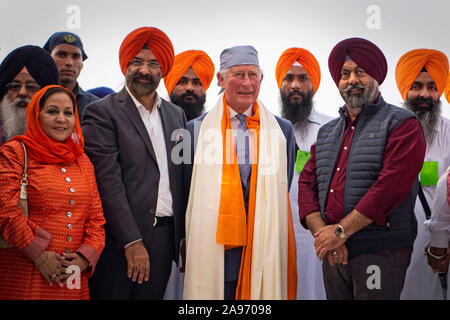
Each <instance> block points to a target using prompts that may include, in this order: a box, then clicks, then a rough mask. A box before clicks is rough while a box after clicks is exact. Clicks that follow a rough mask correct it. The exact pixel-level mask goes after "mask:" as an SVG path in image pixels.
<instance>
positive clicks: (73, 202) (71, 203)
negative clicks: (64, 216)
mask: <svg viewBox="0 0 450 320" xmlns="http://www.w3.org/2000/svg"><path fill="white" fill-rule="evenodd" d="M69 203H70V205H71V206H73V205H74V204H75V200H70V201H69ZM69 218H70V217H69Z"/></svg>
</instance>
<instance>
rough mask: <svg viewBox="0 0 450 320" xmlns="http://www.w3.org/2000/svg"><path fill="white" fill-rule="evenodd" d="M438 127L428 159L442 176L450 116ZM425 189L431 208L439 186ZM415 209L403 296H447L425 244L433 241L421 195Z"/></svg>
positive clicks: (447, 160)
mask: <svg viewBox="0 0 450 320" xmlns="http://www.w3.org/2000/svg"><path fill="white" fill-rule="evenodd" d="M437 131H438V132H437V134H436V138H435V140H434V142H433V144H432V145H431V146H427V151H426V154H425V161H438V162H439V165H438V175H439V176H441V175H442V174H443V173H444V172H445V170H446V169H447V168H448V166H449V165H450V120H449V119H446V118H443V117H442V118H441V119H440V121H439V124H438V126H437ZM423 192H424V193H425V197H426V198H427V202H428V205H429V206H430V208H431V205H432V203H433V200H434V195H435V192H436V186H424V187H423ZM414 211H415V214H416V218H417V238H416V241H415V242H414V250H413V253H412V257H411V263H410V265H409V267H408V270H407V272H406V279H405V284H404V286H403V291H402V294H401V296H400V299H414V300H415V299H419V300H430V299H432V300H434V299H436V300H439V299H443V294H442V288H441V285H440V281H439V277H438V275H437V273H436V274H435V273H433V270H432V269H431V268H430V266H429V265H428V263H427V257H426V256H425V255H424V248H425V246H426V245H427V244H428V243H429V242H430V233H429V232H427V231H426V230H425V226H424V222H425V220H426V219H425V211H424V209H423V207H422V203H421V202H420V199H419V197H417V200H416V206H415V208H414Z"/></svg>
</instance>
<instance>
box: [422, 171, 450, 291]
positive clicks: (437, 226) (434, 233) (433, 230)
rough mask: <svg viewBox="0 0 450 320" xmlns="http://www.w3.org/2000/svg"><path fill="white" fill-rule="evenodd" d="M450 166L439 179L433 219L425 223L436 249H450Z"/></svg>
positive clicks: (432, 211) (448, 288) (432, 207)
mask: <svg viewBox="0 0 450 320" xmlns="http://www.w3.org/2000/svg"><path fill="white" fill-rule="evenodd" d="M449 172H450V166H449V167H448V168H447V170H446V171H445V173H444V174H443V175H442V176H441V178H440V179H439V182H438V184H437V186H436V193H435V195H434V201H433V204H432V205H431V219H430V220H427V221H425V230H427V231H428V232H430V239H431V241H430V245H431V246H432V247H435V248H448V246H449V244H450V205H449V202H448V199H447V194H448V192H449V191H450V190H449V189H447V188H448V186H447V176H448V175H449ZM449 284H450V281H449V279H448V277H447V300H450V286H449Z"/></svg>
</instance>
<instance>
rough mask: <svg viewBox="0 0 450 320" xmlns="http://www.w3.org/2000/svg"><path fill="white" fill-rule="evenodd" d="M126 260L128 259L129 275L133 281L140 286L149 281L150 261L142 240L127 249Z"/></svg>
mask: <svg viewBox="0 0 450 320" xmlns="http://www.w3.org/2000/svg"><path fill="white" fill-rule="evenodd" d="M125 258H126V259H127V275H128V278H131V281H133V282H136V280H137V282H138V283H139V284H141V283H142V281H148V279H149V277H150V259H149V257H148V253H147V249H145V246H144V244H143V243H142V240H140V241H138V242H135V243H133V244H131V245H129V246H128V247H126V248H125Z"/></svg>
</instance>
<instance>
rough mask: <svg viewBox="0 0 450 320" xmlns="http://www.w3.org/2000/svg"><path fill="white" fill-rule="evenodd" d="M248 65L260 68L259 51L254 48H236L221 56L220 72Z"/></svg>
mask: <svg viewBox="0 0 450 320" xmlns="http://www.w3.org/2000/svg"><path fill="white" fill-rule="evenodd" d="M247 64H251V65H255V66H258V67H259V60H258V51H256V49H255V48H253V47H252V46H235V47H231V48H227V49H225V50H223V51H222V53H221V54H220V70H224V69H228V68H230V67H233V66H242V65H247Z"/></svg>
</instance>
